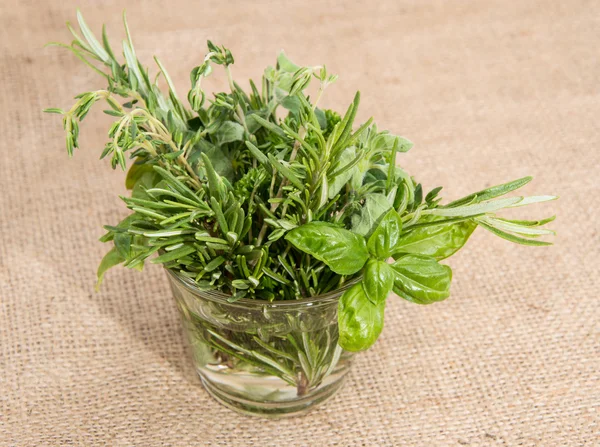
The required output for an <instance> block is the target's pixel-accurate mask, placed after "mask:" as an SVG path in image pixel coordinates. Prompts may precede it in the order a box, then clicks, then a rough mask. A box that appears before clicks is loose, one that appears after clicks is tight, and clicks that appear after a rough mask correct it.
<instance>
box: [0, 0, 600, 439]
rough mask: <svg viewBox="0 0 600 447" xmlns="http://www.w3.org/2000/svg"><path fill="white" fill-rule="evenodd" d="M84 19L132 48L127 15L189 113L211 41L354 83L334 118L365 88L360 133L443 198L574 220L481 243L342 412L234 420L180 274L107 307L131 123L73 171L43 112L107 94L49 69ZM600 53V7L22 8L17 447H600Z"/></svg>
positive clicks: (8, 76)
mask: <svg viewBox="0 0 600 447" xmlns="http://www.w3.org/2000/svg"><path fill="white" fill-rule="evenodd" d="M76 6H79V7H80V8H81V10H82V12H83V13H84V15H85V17H86V18H87V21H88V24H89V25H90V26H91V27H92V28H93V29H94V30H97V31H98V32H99V31H100V29H101V28H100V27H101V24H102V23H103V22H106V23H107V24H108V31H109V34H110V35H112V36H113V42H114V45H115V46H117V45H118V44H119V42H120V41H121V40H122V38H123V37H124V33H123V30H122V27H121V23H120V13H121V10H122V9H123V8H126V9H127V11H128V17H129V24H130V27H131V29H132V33H133V37H134V41H135V42H136V44H137V53H138V57H140V59H141V60H143V61H145V62H146V63H147V64H148V65H151V63H152V55H154V54H156V55H158V56H159V57H160V59H161V61H162V62H163V63H164V65H165V66H166V67H168V69H169V71H170V74H171V76H172V78H174V80H175V82H176V85H177V86H178V89H179V91H180V92H186V91H187V89H188V88H189V78H188V73H189V70H190V69H191V68H192V67H193V66H195V65H198V64H199V62H200V61H201V59H202V57H203V55H204V52H205V42H206V40H207V39H208V38H210V39H212V40H213V41H215V42H217V43H219V44H224V45H226V46H228V47H230V48H231V49H232V51H233V53H234V55H235V57H236V63H235V65H234V67H233V70H234V74H235V76H236V78H237V79H247V78H250V77H252V78H254V79H258V78H259V77H260V75H261V73H262V69H263V68H264V67H265V66H266V65H268V64H272V63H273V62H274V59H275V56H276V54H277V53H278V51H279V50H280V49H281V48H283V49H285V50H286V52H287V53H288V54H289V55H290V57H291V58H292V59H293V60H296V61H299V62H300V63H303V64H312V65H316V64H321V63H325V64H326V65H327V67H328V69H329V70H330V71H331V72H333V73H339V74H340V80H339V82H338V83H337V84H335V85H334V86H332V87H331V88H330V89H329V90H328V91H327V93H326V95H325V96H324V99H323V101H324V102H323V104H324V105H325V106H327V107H333V108H336V109H345V107H347V105H348V104H349V102H350V101H351V99H352V97H353V94H354V92H355V90H356V89H360V90H361V93H362V98H363V100H362V103H361V110H360V112H359V118H360V120H361V121H362V120H365V119H367V118H368V117H369V116H371V115H372V116H375V117H376V118H377V122H378V123H379V124H380V127H383V128H389V129H390V130H391V131H393V132H395V133H399V134H402V135H405V136H407V137H409V138H410V139H412V140H413V141H414V142H415V143H416V144H415V147H414V149H413V150H412V151H411V152H410V153H408V154H402V157H401V158H399V160H400V162H401V163H402V165H403V166H404V167H405V168H406V169H408V170H409V172H411V173H413V174H414V175H416V177H417V178H418V179H419V180H420V181H421V182H422V183H423V184H424V185H425V186H426V189H428V190H429V189H432V188H433V187H435V186H438V185H444V186H445V187H446V188H445V189H444V191H443V192H444V194H443V195H444V197H446V198H447V199H455V198H458V197H460V196H461V195H464V194H466V193H469V192H472V191H475V190H478V189H481V188H484V187H487V186H491V185H493V184H497V183H502V182H504V181H508V180H512V179H514V178H518V177H522V176H525V175H529V174H531V175H533V176H534V177H535V180H534V182H532V183H530V184H529V185H527V186H526V188H525V193H527V194H557V195H560V196H561V198H560V200H559V201H557V202H552V203H549V204H544V205H539V206H536V207H532V208H531V209H519V211H521V212H520V213H519V215H521V216H527V217H536V216H539V217H542V216H547V215H551V214H557V215H558V218H557V220H556V222H555V223H553V226H554V229H556V230H557V231H558V237H557V238H556V245H555V246H553V247H549V248H537V247H522V246H516V245H513V244H511V243H509V242H507V241H504V240H501V239H499V238H495V237H494V236H492V235H490V234H489V233H487V232H485V231H484V230H481V229H479V230H478V231H477V232H476V233H475V234H474V236H473V237H472V239H471V240H470V241H469V243H468V245H467V246H466V248H465V249H464V250H463V251H461V253H460V254H458V255H456V256H455V257H453V258H452V259H450V260H449V264H450V265H451V266H452V268H453V270H454V283H453V287H452V297H451V298H450V299H448V300H446V301H444V302H442V303H437V304H434V305H432V306H418V305H414V304H410V303H408V302H405V301H403V300H401V299H399V298H397V297H390V299H389V300H388V305H387V313H386V327H385V330H384V332H383V335H382V337H381V338H380V340H379V341H378V342H377V344H376V345H375V347H374V348H373V349H371V350H370V351H368V352H367V353H364V354H361V355H360V356H359V357H358V359H357V361H356V363H355V365H354V368H353V372H352V373H351V375H350V376H349V378H348V380H347V383H346V384H345V386H344V388H343V389H342V390H341V391H340V393H339V394H338V395H337V396H336V397H335V398H333V399H332V400H330V401H329V402H327V403H326V404H325V405H324V406H322V407H320V408H318V409H317V410H315V411H314V412H312V413H310V414H308V415H306V416H302V417H299V418H295V419H286V420H279V421H272V420H261V419H256V418H250V417H245V416H241V415H238V414H236V413H234V412H231V411H230V410H227V409H226V408H224V407H222V406H220V405H219V404H217V403H216V402H215V401H213V400H212V399H211V398H210V397H209V395H208V394H207V393H206V392H205V391H204V389H203V388H202V386H201V384H200V381H199V379H198V378H197V377H196V375H195V372H194V371H193V369H192V366H191V363H190V361H189V359H188V355H187V351H186V348H185V345H184V343H183V342H182V333H181V329H180V325H179V320H178V315H177V312H176V308H175V306H174V303H173V301H172V298H171V295H170V292H169V290H168V286H167V283H166V278H165V275H164V273H163V272H162V271H161V269H160V268H159V267H157V266H149V267H148V268H147V270H146V271H145V272H144V273H138V272H134V271H129V270H126V269H115V270H113V271H111V272H110V273H109V274H108V275H107V278H106V281H105V284H104V286H103V288H102V290H101V292H99V293H95V292H94V290H93V286H94V280H95V270H96V267H97V264H98V262H99V260H100V259H101V257H102V255H103V253H104V252H105V251H106V250H107V246H105V245H103V244H101V243H100V242H98V240H97V239H98V237H99V236H100V235H101V234H102V233H103V230H102V224H108V223H116V222H118V221H119V219H120V218H121V217H122V216H124V215H125V213H126V209H125V208H124V204H123V203H122V202H121V201H120V200H119V198H118V197H117V194H124V193H125V188H124V185H123V183H124V182H123V178H124V175H123V173H122V172H120V171H112V170H111V169H110V167H109V166H108V165H107V163H106V162H105V161H103V162H99V161H98V157H99V155H100V152H101V148H102V147H103V144H104V138H105V134H106V130H107V126H108V124H109V123H110V117H108V116H106V115H103V114H102V113H101V112H100V110H97V111H96V112H93V113H91V114H90V115H89V116H88V117H87V118H86V120H85V122H84V123H83V124H84V125H83V129H82V134H83V135H82V138H81V146H82V149H81V150H79V151H77V153H76V156H75V157H74V158H73V159H72V160H68V159H67V155H66V151H65V149H64V141H63V133H62V129H61V122H60V117H58V116H56V115H43V114H42V113H41V110H42V109H43V108H45V107H57V106H58V107H70V105H71V104H72V98H73V96H74V95H75V94H76V93H80V92H83V91H88V90H90V89H99V88H104V83H103V81H102V79H101V78H99V77H98V76H97V75H95V74H94V73H93V72H91V71H90V70H89V69H87V68H86V67H84V66H83V65H82V64H81V63H80V62H79V61H78V60H77V59H76V58H75V57H74V56H73V55H72V54H70V53H68V52H67V51H65V50H60V49H57V48H45V49H44V48H43V45H44V44H45V43H46V42H48V41H63V42H65V41H69V40H70V39H69V37H70V36H69V34H68V31H67V30H66V28H65V26H64V24H65V21H66V20H71V21H75V8H76ZM599 44H600V3H599V2H598V1H597V0H589V1H580V0H569V1H550V0H518V1H517V0H514V1H510V0H486V1H472V2H471V1H463V0H440V1H434V0H428V1H418V2H409V1H392V0H381V1H373V2H355V3H352V2H339V3H328V2H324V1H304V2H294V3H284V2H275V1H274V2H262V1H257V0H255V1H240V2H226V1H220V2H217V1H211V2H208V1H191V0H190V1H171V0H170V1H160V2H158V1H144V2H141V1H140V2H124V1H106V2H104V1H102V2H100V1H97V2H86V1H81V2H71V1H52V2H50V1H45V2H42V1H37V0H36V1H33V0H19V1H15V0H3V1H2V2H0V113H1V114H2V118H1V119H0V139H1V143H0V145H1V148H2V149H1V150H0V186H1V193H0V445H1V446H69V445H77V446H96V445H109V446H144V447H148V446H190V445H199V446H201V445H206V446H228V447H230V446H254V445H257V446H264V447H267V446H289V447H292V446H340V447H354V446H402V445H407V446H496V445H502V446H504V445H505V446H543V447H546V446H580V445H586V446H597V445H600V426H599V423H600V414H599V411H600V408H599V406H600V336H599V335H600V331H599V320H600V301H599V298H600V297H599V292H598V290H599V289H600V280H599V277H600V275H599V269H598V258H599V257H600V238H599V235H598V219H599V218H600V213H599V211H598V208H599V206H600V203H599V201H598V195H600V185H599V180H598V170H599V168H600V156H599V153H600V152H599V150H600V127H599V126H600V124H599V123H600V121H599V118H598V117H599V116H600V59H599V57H600V56H599V53H598V46H599ZM153 70H154V69H153ZM215 72H216V73H215V74H217V75H218V74H219V70H215ZM207 85H208V88H210V89H220V88H225V86H226V84H225V82H224V78H223V77H222V76H221V77H220V78H219V77H218V76H215V77H214V79H210V80H209V81H208V82H207Z"/></svg>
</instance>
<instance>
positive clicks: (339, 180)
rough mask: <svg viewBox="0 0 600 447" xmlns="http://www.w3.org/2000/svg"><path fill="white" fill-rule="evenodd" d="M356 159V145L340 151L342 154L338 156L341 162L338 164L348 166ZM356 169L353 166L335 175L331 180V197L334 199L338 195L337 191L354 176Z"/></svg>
mask: <svg viewBox="0 0 600 447" xmlns="http://www.w3.org/2000/svg"><path fill="white" fill-rule="evenodd" d="M355 159H356V148H355V147H347V148H346V149H344V150H343V151H342V152H341V153H340V155H339V157H338V162H339V165H338V166H339V167H340V168H344V167H345V166H348V165H349V164H350V163H352V162H353V161H354V160H355ZM355 170H356V167H355V166H353V167H352V168H350V169H346V170H345V171H344V172H341V173H339V174H336V175H335V177H333V181H332V182H331V181H330V182H329V199H333V198H334V197H335V196H336V195H337V193H338V192H340V190H341V189H342V188H343V187H344V186H346V183H348V182H349V181H350V179H351V178H352V176H353V175H354V172H355ZM334 174H335V173H334Z"/></svg>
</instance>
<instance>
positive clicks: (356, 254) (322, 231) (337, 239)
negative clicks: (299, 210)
mask: <svg viewBox="0 0 600 447" xmlns="http://www.w3.org/2000/svg"><path fill="white" fill-rule="evenodd" d="M285 239H286V240H288V241H289V242H290V243H291V244H292V245H294V246H295V247H296V248H298V249H300V250H302V251H303V252H305V253H308V254H309V255H311V256H313V257H314V258H317V259H318V260H320V261H323V262H324V263H325V264H327V266H328V267H329V268H330V269H331V270H332V271H334V272H335V273H337V274H338V275H352V274H354V273H356V272H358V271H359V270H360V269H361V268H362V267H363V266H364V265H365V262H366V261H367V258H368V257H369V253H368V251H367V246H366V244H365V240H364V238H363V237H361V236H360V235H357V234H354V233H352V232H351V231H348V230H345V229H343V228H339V227H336V226H334V225H331V224H328V223H325V222H311V223H308V224H304V225H302V226H300V227H298V228H294V229H293V230H291V231H290V232H289V233H288V234H287V235H286V236H285Z"/></svg>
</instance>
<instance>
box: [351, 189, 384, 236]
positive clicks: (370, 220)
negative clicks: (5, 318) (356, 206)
mask: <svg viewBox="0 0 600 447" xmlns="http://www.w3.org/2000/svg"><path fill="white" fill-rule="evenodd" d="M391 207H392V205H391V204H390V202H389V201H388V199H387V197H386V196H384V195H383V194H369V195H368V196H367V198H366V200H365V204H364V206H363V207H362V209H361V210H360V214H355V215H354V216H352V231H353V232H355V233H358V234H362V235H363V236H368V235H369V234H371V231H372V230H373V226H374V225H375V224H376V223H377V221H378V220H379V219H380V218H381V216H383V214H384V213H385V212H387V211H388V210H389V209H390V208H391Z"/></svg>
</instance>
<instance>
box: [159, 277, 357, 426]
mask: <svg viewBox="0 0 600 447" xmlns="http://www.w3.org/2000/svg"><path fill="white" fill-rule="evenodd" d="M167 276H168V277H169V281H170V284H171V289H172V290H173V295H174V297H175V301H176V303H177V307H178V308H179V310H180V312H181V317H182V321H183V328H184V332H185V335H186V338H187V340H188V341H189V344H190V346H191V350H192V354H193V359H194V364H195V367H196V371H197V372H198V374H199V375H200V378H201V379H202V383H203V384H204V387H205V388H206V389H207V390H208V392H209V393H210V394H211V395H212V396H213V397H214V398H215V399H216V400H217V401H219V402H221V403H222V404H224V405H226V406H227V407H229V408H232V409H234V410H237V411H240V412H243V413H250V414H259V415H263V416H285V415H293V414H298V413H302V412H306V411H308V410H309V409H310V408H312V407H314V406H315V405H317V404H319V403H321V402H323V401H325V400H326V399H328V398H329V397H331V396H332V395H333V394H334V393H335V392H336V391H337V390H338V389H339V388H340V386H341V385H342V383H343V379H344V376H345V375H346V373H347V372H348V371H349V369H350V364H351V360H352V353H350V352H347V351H344V350H343V349H342V348H340V346H339V345H338V343H337V341H338V328H337V305H338V299H339V297H340V296H341V294H342V293H343V292H344V290H345V288H342V289H339V290H337V291H335V292H333V293H329V294H326V295H321V296H317V297H313V298H309V299H303V300H297V301H274V302H269V301H261V300H251V299H240V300H238V301H236V302H228V301H227V298H228V296H227V295H225V294H223V293H220V292H215V291H203V290H200V289H198V287H196V285H195V283H194V282H193V281H191V280H190V279H188V278H185V277H183V276H180V275H177V274H176V273H174V272H173V271H170V270H167Z"/></svg>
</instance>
